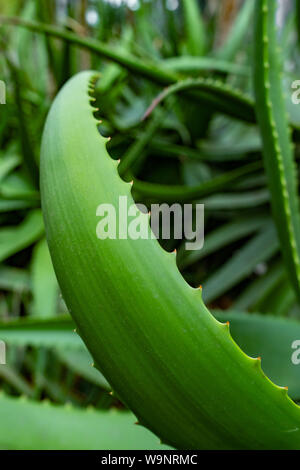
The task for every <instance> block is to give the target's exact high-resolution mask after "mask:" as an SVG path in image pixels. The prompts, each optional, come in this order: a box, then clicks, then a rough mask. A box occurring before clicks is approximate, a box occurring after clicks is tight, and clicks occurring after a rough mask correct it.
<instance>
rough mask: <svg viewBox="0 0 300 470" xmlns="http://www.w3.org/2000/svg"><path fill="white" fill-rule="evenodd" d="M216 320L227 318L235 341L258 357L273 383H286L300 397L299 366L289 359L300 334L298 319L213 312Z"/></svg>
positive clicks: (295, 395) (292, 392)
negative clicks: (260, 358)
mask: <svg viewBox="0 0 300 470" xmlns="http://www.w3.org/2000/svg"><path fill="white" fill-rule="evenodd" d="M213 313H214V315H215V316H216V318H217V319H218V320H220V321H229V322H230V331H231V334H232V337H233V338H234V340H235V341H236V342H237V343H238V345H239V346H240V347H241V348H242V349H243V351H245V352H246V353H247V354H249V355H250V356H252V357H256V356H261V357H262V369H263V371H264V372H265V373H266V374H267V375H268V377H270V378H271V379H272V380H273V381H274V382H275V383H286V384H287V385H288V387H289V394H290V396H292V397H293V398H294V399H299V398H300V368H299V366H296V365H295V364H293V362H292V354H293V353H294V351H295V350H294V349H293V348H292V344H293V343H294V341H295V340H297V339H299V338H300V323H299V322H297V321H294V320H288V319H283V318H274V317H271V316H268V315H258V314H245V313H241V312H240V311H239V310H236V312H234V311H233V312H232V311H230V313H227V312H215V311H214V312H213Z"/></svg>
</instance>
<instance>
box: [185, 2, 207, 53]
mask: <svg viewBox="0 0 300 470" xmlns="http://www.w3.org/2000/svg"><path fill="white" fill-rule="evenodd" d="M181 3H182V8H183V12H184V26H185V34H186V46H187V52H188V53H189V54H191V55H192V56H202V55H203V54H204V53H205V49H206V31H205V26H204V24H203V21H202V16H201V12H200V10H199V7H198V4H197V1H196V0H182V2H181Z"/></svg>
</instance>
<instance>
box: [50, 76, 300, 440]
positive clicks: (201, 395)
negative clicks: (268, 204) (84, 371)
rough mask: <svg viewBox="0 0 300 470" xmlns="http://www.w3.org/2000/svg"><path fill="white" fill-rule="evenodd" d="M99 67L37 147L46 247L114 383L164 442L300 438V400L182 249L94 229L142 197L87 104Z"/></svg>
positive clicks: (70, 95) (66, 101)
mask: <svg viewBox="0 0 300 470" xmlns="http://www.w3.org/2000/svg"><path fill="white" fill-rule="evenodd" d="M96 77H98V74H97V73H96V72H82V73H80V74H78V75H76V76H75V77H73V78H72V79H71V80H70V81H69V82H68V83H67V84H66V85H65V86H64V88H63V89H62V90H61V92H60V93H59V95H58V96H57V97H56V99H55V101H54V103H53V105H52V107H51V110H50V113H49V116H48V118H47V122H46V126H45V129H44V134H43V142H42V156H41V189H42V206H43V212H44V216H45V223H46V232H47V239H48V243H49V247H50V253H51V256H52V260H53V264H54V268H55V271H56V274H57V278H58V281H59V284H60V287H61V289H62V292H63V294H64V298H65V300H66V303H67V305H68V308H69V310H70V313H71V314H72V316H73V318H74V319H75V321H76V324H77V327H78V330H79V333H80V336H81V337H82V338H83V340H84V342H85V343H86V345H87V347H88V349H89V350H90V352H91V354H92V356H93V357H94V358H95V362H96V363H97V364H99V368H100V369H101V371H102V373H103V374H104V376H105V377H106V378H107V380H108V381H109V383H110V384H111V385H112V388H113V390H115V391H116V392H117V393H118V395H119V396H120V398H121V400H122V401H123V402H124V403H125V404H126V405H127V406H128V407H129V408H130V409H132V410H133V412H134V413H135V414H136V415H137V417H138V419H139V421H140V422H141V423H142V424H143V425H145V426H146V427H148V428H149V429H151V430H152V431H153V432H154V433H156V434H157V435H159V437H160V438H161V439H162V441H163V442H168V443H170V444H171V445H173V446H175V447H178V448H188V449H191V448H197V449H217V448H220V449H232V448H236V449H240V448H253V449H255V448H256V449H263V448H290V449H291V448H299V436H300V426H299V424H300V409H299V407H298V406H297V405H296V404H295V403H294V402H293V401H292V400H291V399H290V398H289V397H288V394H287V390H286V388H284V387H283V388H282V387H278V386H275V385H274V384H273V383H272V382H271V381H270V380H269V379H267V378H266V376H265V375H264V374H263V373H262V370H261V364H260V359H259V358H258V359H253V358H250V357H248V356H247V355H245V354H244V353H243V352H242V351H241V350H240V349H239V348H238V347H237V345H236V343H235V342H234V341H233V340H232V338H231V336H230V334H229V328H228V325H227V324H221V323H219V322H217V321H216V320H215V319H214V318H213V317H212V315H211V314H210V313H209V312H208V310H207V309H206V307H205V306H204V304H203V302H202V299H201V289H193V288H191V287H190V286H189V285H188V284H187V283H186V282H185V281H184V279H183V278H182V276H181V275H180V273H179V271H178V269H177V267H176V264H175V257H174V256H173V255H172V254H168V253H167V252H165V251H164V250H163V249H162V248H161V247H160V246H159V244H158V242H157V240H155V239H147V240H143V239H139V240H132V239H130V238H129V239H126V240H123V239H108V238H107V239H105V240H102V241H99V240H98V239H97V237H96V224H97V218H96V209H97V207H98V205H99V204H100V203H104V202H105V203H110V204H112V205H113V206H114V207H116V208H117V207H118V202H119V196H121V195H123V196H127V197H128V198H129V204H131V203H132V204H133V203H134V201H133V199H132V197H131V185H130V184H127V183H125V182H124V181H122V180H121V179H120V177H119V175H118V171H117V164H116V162H115V161H113V160H112V159H111V158H110V157H109V155H108V153H107V150H106V142H107V139H105V138H104V137H102V136H101V135H100V134H99V132H98V129H97V120H96V119H95V118H94V116H93V110H94V108H93V107H92V106H91V105H90V103H89V102H90V100H91V96H90V93H92V90H93V85H92V83H93V80H94V79H95V78H96ZM74 96H76V100H74ZM144 216H145V217H147V218H148V216H147V215H144ZM281 385H284V384H281ZM292 431H293V432H292Z"/></svg>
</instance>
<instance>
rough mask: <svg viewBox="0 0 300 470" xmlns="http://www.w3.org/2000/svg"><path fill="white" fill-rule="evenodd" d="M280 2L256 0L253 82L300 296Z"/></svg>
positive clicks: (288, 260) (280, 226)
mask: <svg viewBox="0 0 300 470" xmlns="http://www.w3.org/2000/svg"><path fill="white" fill-rule="evenodd" d="M275 12H276V2H269V1H267V0H256V11H255V16H256V19H255V53H254V56H255V61H254V84H255V94H256V112H257V119H258V122H259V127H260V131H261V136H262V141H263V155H264V163H265V168H266V172H267V175H268V183H269V189H270V193H271V205H272V212H273V217H274V220H275V223H276V227H277V231H278V237H279V240H280V244H281V250H282V255H283V259H284V262H285V266H286V269H287V272H288V275H289V278H290V280H291V283H292V285H293V287H294V289H295V293H296V295H297V297H298V299H299V300H300V256H299V253H300V251H299V248H300V247H299V243H300V221H299V203H298V195H297V183H296V170H295V162H294V155H293V148H292V145H291V142H290V129H289V126H288V116H287V111H286V107H285V102H284V97H283V91H282V79H281V77H282V75H281V74H282V68H281V64H280V58H279V51H278V48H279V46H278V40H277V37H276V25H275Z"/></svg>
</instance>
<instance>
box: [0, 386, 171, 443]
mask: <svg viewBox="0 0 300 470" xmlns="http://www.w3.org/2000/svg"><path fill="white" fill-rule="evenodd" d="M0 420H1V430H0V448H1V449H3V450H10V449H14V450H102V449H103V450H114V449H117V450H129V449H132V450H138V449H141V450H146V449H149V450H155V449H160V450H164V449H167V447H166V446H162V445H161V444H159V442H158V439H157V438H156V437H155V436H153V434H151V433H150V432H149V431H147V430H146V429H144V428H142V427H141V426H135V425H134V422H135V421H136V419H135V417H134V416H133V415H132V414H131V413H127V412H119V411H115V410H113V411H109V412H103V411H97V410H95V409H92V408H91V409H89V410H88V411H86V410H82V409H78V408H73V407H72V406H71V405H65V406H58V405H52V404H50V403H49V402H46V401H44V402H42V403H37V402H34V401H31V400H26V399H25V398H23V397H21V398H11V397H9V396H6V395H4V394H3V393H2V394H1V396H0ZM24 423H26V432H24ZM45 423H46V425H45ZM83 429H84V432H83Z"/></svg>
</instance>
